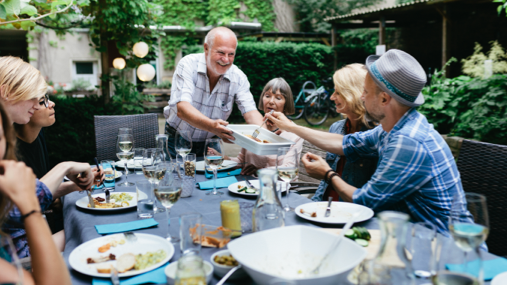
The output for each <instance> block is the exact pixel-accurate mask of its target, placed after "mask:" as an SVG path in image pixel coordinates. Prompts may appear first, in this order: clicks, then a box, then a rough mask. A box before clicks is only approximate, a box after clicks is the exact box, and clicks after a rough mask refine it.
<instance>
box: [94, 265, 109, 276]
mask: <svg viewBox="0 0 507 285" xmlns="http://www.w3.org/2000/svg"><path fill="white" fill-rule="evenodd" d="M95 268H97V272H98V273H106V274H110V273H111V264H100V265H97V266H96V267H95Z"/></svg>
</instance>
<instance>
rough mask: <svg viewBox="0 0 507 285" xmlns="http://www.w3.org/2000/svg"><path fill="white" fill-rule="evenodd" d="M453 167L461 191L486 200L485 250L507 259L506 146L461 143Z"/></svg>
mask: <svg viewBox="0 0 507 285" xmlns="http://www.w3.org/2000/svg"><path fill="white" fill-rule="evenodd" d="M457 165H458V170H459V172H460V175H461V182H462V183H463V189H464V190H465V192H474V193H479V194H483V195H485V196H486V197H487V203H488V213H489V225H490V232H489V236H488V239H487V240H486V243H487V245H488V248H489V251H490V252H491V253H494V254H497V255H500V256H507V243H506V242H505V239H506V237H507V219H506V218H505V215H506V214H507V207H506V206H507V181H506V179H507V146H503V145H495V144H490V143H483V142H477V141H470V140H463V143H462V145H461V149H460V152H459V157H458V163H457Z"/></svg>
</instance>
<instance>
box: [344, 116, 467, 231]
mask: <svg viewBox="0 0 507 285" xmlns="http://www.w3.org/2000/svg"><path fill="white" fill-rule="evenodd" d="M343 151H344V153H345V155H346V156H347V160H349V159H350V160H356V159H357V158H359V157H364V156H372V155H377V156H378V157H379V161H378V167H377V171H376V172H375V173H374V174H373V176H372V178H371V179H370V181H368V183H366V184H365V185H364V186H363V187H361V188H358V189H357V190H356V191H355V192H354V195H353V201H354V203H357V204H361V205H365V206H367V207H369V208H371V209H373V210H374V211H375V212H379V211H383V210H394V211H400V212H404V213H407V214H409V215H410V217H411V218H412V221H413V222H422V221H428V222H430V223H432V224H434V225H435V226H436V227H437V229H438V231H439V232H440V233H444V234H446V232H448V226H449V216H450V211H451V205H452V202H453V196H454V195H455V194H458V195H459V197H460V200H462V201H464V192H463V186H462V185H461V178H460V175H459V172H458V169H457V167H456V163H455V161H454V158H453V156H452V154H451V150H450V149H449V147H448V146H447V144H446V142H445V141H444V139H443V138H442V136H440V134H439V133H438V132H437V131H435V129H433V125H431V124H429V123H428V121H427V120H426V118H425V117H424V116H423V115H421V114H420V113H418V112H417V111H416V110H415V109H413V108H412V109H410V110H409V111H407V112H406V113H405V115H403V117H402V118H401V119H400V120H399V121H398V122H397V123H396V125H395V126H394V128H393V129H392V130H391V131H390V132H389V133H388V132H386V131H384V130H383V129H382V126H378V127H376V128H374V129H373V130H370V131H367V132H361V133H355V134H350V135H347V136H345V137H344V138H343ZM462 211H463V212H465V213H466V212H467V211H466V209H462Z"/></svg>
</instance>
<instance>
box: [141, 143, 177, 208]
mask: <svg viewBox="0 0 507 285" xmlns="http://www.w3.org/2000/svg"><path fill="white" fill-rule="evenodd" d="M168 167H171V165H168V164H167V163H166V162H165V161H164V156H163V152H162V149H160V148H149V149H145V150H144V154H143V163H142V168H143V174H144V177H146V179H148V181H150V183H151V184H152V185H153V189H154V190H155V189H157V187H158V184H159V182H160V180H162V179H163V178H164V176H165V174H166V172H167V168H168ZM153 208H154V211H155V212H163V211H164V210H162V209H161V210H159V208H158V207H157V205H156V204H155V203H154V207H153Z"/></svg>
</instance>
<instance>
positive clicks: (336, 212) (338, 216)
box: [294, 202, 373, 224]
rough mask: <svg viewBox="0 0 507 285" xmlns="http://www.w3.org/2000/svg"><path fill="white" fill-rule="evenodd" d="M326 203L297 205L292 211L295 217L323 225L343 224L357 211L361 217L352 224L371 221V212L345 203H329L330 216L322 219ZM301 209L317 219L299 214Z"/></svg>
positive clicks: (365, 208)
mask: <svg viewBox="0 0 507 285" xmlns="http://www.w3.org/2000/svg"><path fill="white" fill-rule="evenodd" d="M327 203H328V202H312V203H306V204H303V205H299V206H297V207H296V209H295V210H294V211H295V212H296V215H298V216H300V217H301V218H303V219H307V220H309V221H313V222H318V223H324V224H345V223H347V221H348V220H349V218H350V217H351V216H352V215H353V214H354V213H355V212H357V211H362V213H361V215H359V217H357V219H356V220H355V221H354V223H357V222H362V221H366V220H369V219H371V217H373V211H372V210H371V209H370V208H367V207H365V206H362V205H358V204H354V203H346V202H332V203H331V215H330V216H329V217H327V218H326V217H324V214H325V213H326V208H327ZM301 209H303V210H304V212H306V213H310V214H311V213H313V212H316V214H317V217H314V218H313V217H311V216H310V214H303V213H301Z"/></svg>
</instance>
